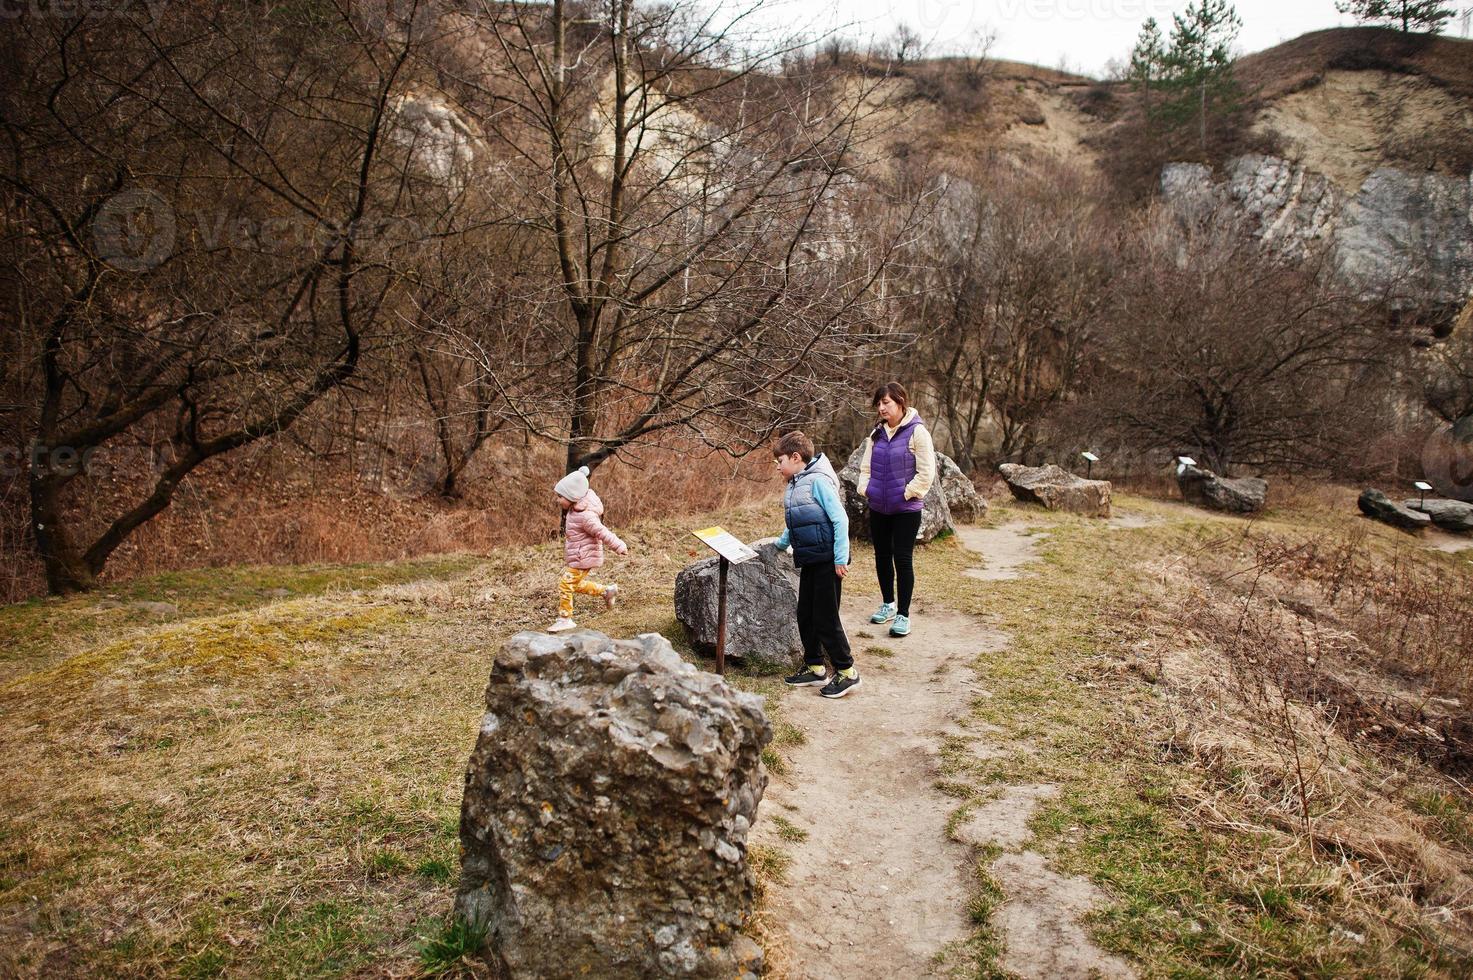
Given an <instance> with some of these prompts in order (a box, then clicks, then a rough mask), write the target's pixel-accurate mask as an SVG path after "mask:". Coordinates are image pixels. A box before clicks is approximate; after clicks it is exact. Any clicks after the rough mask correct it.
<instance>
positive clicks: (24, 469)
mask: <svg viewBox="0 0 1473 980" xmlns="http://www.w3.org/2000/svg"><path fill="white" fill-rule="evenodd" d="M164 466H165V460H164V457H163V456H162V455H160V454H159V453H158V452H157V451H156V450H154V449H152V448H150V447H148V446H88V447H86V448H78V447H76V446H48V445H45V444H44V443H39V442H33V443H31V444H30V445H29V446H0V477H15V476H21V475H24V474H29V475H31V476H34V477H44V476H79V475H82V474H86V475H87V476H89V477H96V478H101V479H107V478H109V477H113V476H119V477H123V476H128V475H134V476H136V475H138V474H139V473H143V472H154V473H156V472H159V471H161V470H162V469H163V468H164Z"/></svg>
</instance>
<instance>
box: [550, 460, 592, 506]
mask: <svg viewBox="0 0 1473 980" xmlns="http://www.w3.org/2000/svg"><path fill="white" fill-rule="evenodd" d="M553 489H554V490H556V491H557V495H558V496H559V497H562V498H564V499H566V500H571V501H572V502H573V503H575V504H576V503H577V502H578V501H580V500H582V499H583V498H584V497H586V496H588V467H586V466H580V467H578V468H577V469H576V470H574V471H573V472H572V473H569V474H568V475H567V476H565V477H563V478H562V479H561V480H559V481H557V486H555V487H553Z"/></svg>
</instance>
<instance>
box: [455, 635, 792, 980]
mask: <svg viewBox="0 0 1473 980" xmlns="http://www.w3.org/2000/svg"><path fill="white" fill-rule="evenodd" d="M771 738H772V730H771V727H770V726H769V724H768V721H767V718H766V716H765V715H764V714H763V711H762V700H761V698H759V697H757V696H755V695H750V694H743V693H741V692H738V691H736V690H734V689H732V688H731V687H729V686H727V684H726V682H725V681H724V680H722V679H721V678H720V677H717V676H716V675H715V674H709V673H705V672H702V671H698V670H696V669H695V668H694V667H692V666H691V665H690V664H688V663H685V662H684V661H682V660H681V659H680V657H679V656H677V655H676V653H675V651H674V650H673V649H672V648H671V647H670V644H669V643H668V642H666V640H665V639H664V638H663V637H661V636H658V635H656V634H653V633H650V634H645V635H643V636H640V637H638V638H636V639H634V640H611V639H609V638H608V637H607V636H604V635H603V634H601V633H595V632H592V631H589V630H580V631H578V632H574V633H571V634H565V635H563V636H558V637H554V636H547V635H544V634H540V633H518V634H516V635H515V636H513V637H512V638H511V639H510V640H509V641H508V642H507V644H506V646H505V647H504V648H503V649H502V651H501V653H500V654H499V655H498V656H497V658H496V660H495V662H494V663H493V665H492V668H491V678H490V682H489V683H488V685H487V687H486V714H485V715H484V716H482V718H481V731H480V736H479V738H478V739H477V740H476V748H475V751H474V753H473V754H472V755H471V760H470V766H469V768H468V769H467V771H466V777H465V800H464V803H463V804H462V807H461V821H460V842H461V847H462V855H463V856H462V859H461V861H462V871H461V883H460V891H459V894H458V896H457V898H456V908H457V911H458V912H459V913H460V914H461V915H463V916H464V917H465V918H466V919H467V920H468V921H469V922H471V923H472V924H474V925H477V926H483V927H484V928H485V929H486V931H487V939H488V944H489V946H488V955H489V956H490V957H491V959H492V960H493V963H494V964H495V967H496V968H497V969H498V970H499V971H500V972H501V973H502V974H503V975H506V976H510V977H582V976H586V977H609V978H629V980H635V978H645V977H700V978H718V977H719V978H732V977H755V976H756V975H757V974H759V973H760V972H761V966H762V964H761V957H762V953H761V948H760V947H759V946H757V944H756V943H754V942H753V941H752V940H751V939H749V938H747V937H746V936H744V935H742V934H741V932H740V930H741V929H742V927H743V926H744V925H745V923H746V921H747V917H748V915H749V914H750V912H751V909H752V880H751V876H750V873H749V871H748V869H747V865H746V841H747V831H748V828H749V827H750V826H751V823H752V820H753V818H754V817H755V816H756V812H757V804H758V802H759V801H760V800H761V799H762V793H763V790H764V789H765V788H766V784H767V774H766V771H765V770H764V768H763V767H762V764H761V761H760V756H761V752H762V748H763V747H764V746H765V745H766V744H767V743H768V742H769V741H770V740H771Z"/></svg>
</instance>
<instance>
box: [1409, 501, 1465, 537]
mask: <svg viewBox="0 0 1473 980" xmlns="http://www.w3.org/2000/svg"><path fill="white" fill-rule="evenodd" d="M1402 506H1403V507H1405V508H1406V509H1407V510H1413V511H1419V512H1420V513H1423V514H1426V515H1427V516H1428V517H1430V518H1431V519H1432V523H1433V524H1436V525H1437V526H1438V527H1440V528H1442V529H1443V530H1444V531H1453V532H1456V533H1458V534H1469V533H1473V504H1468V503H1464V502H1463V501H1461V500H1447V499H1445V498H1442V497H1434V498H1432V499H1431V500H1421V499H1417V500H1406V501H1403V502H1402Z"/></svg>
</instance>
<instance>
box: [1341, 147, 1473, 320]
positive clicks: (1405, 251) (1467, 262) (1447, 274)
mask: <svg viewBox="0 0 1473 980" xmlns="http://www.w3.org/2000/svg"><path fill="white" fill-rule="evenodd" d="M1338 244H1339V247H1340V259H1341V264H1342V266H1343V268H1344V270H1345V272H1346V274H1347V275H1349V276H1351V277H1352V278H1354V279H1356V280H1359V281H1363V282H1367V283H1388V284H1392V285H1393V288H1394V289H1395V291H1396V292H1397V293H1402V292H1406V293H1409V294H1410V295H1413V296H1425V297H1426V298H1427V299H1429V300H1431V301H1433V302H1435V303H1439V304H1457V305H1461V304H1462V303H1463V302H1464V301H1466V300H1467V299H1468V297H1469V295H1470V294H1473V175H1469V176H1468V177H1464V178H1462V179H1459V178H1455V177H1444V176H1441V175H1439V174H1428V173H1422V174H1414V173H1407V172H1406V171H1402V170H1392V169H1391V168H1389V167H1383V168H1381V169H1380V170H1377V171H1375V172H1374V173H1372V174H1371V175H1370V176H1369V177H1367V178H1366V181H1365V183H1364V184H1362V185H1361V188H1360V192H1359V193H1358V194H1356V195H1355V197H1354V198H1352V199H1351V200H1350V201H1349V202H1348V204H1347V206H1346V208H1345V210H1344V211H1343V212H1342V214H1341V222H1340V231H1339V236H1338Z"/></svg>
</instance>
